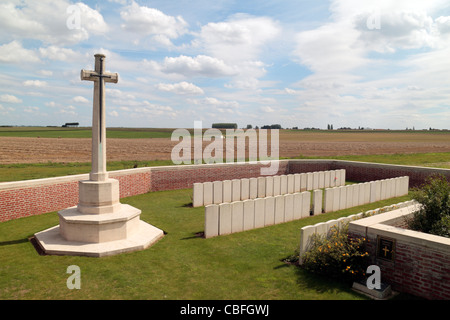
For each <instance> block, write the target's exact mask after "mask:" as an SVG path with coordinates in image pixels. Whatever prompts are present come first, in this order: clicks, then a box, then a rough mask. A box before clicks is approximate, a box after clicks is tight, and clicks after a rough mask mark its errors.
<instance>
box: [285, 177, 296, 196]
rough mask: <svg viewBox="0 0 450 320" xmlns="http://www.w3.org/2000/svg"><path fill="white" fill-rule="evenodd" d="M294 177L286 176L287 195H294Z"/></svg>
mask: <svg viewBox="0 0 450 320" xmlns="http://www.w3.org/2000/svg"><path fill="white" fill-rule="evenodd" d="M294 179H295V177H294V175H293V174H288V175H287V193H294V185H295V180H294Z"/></svg>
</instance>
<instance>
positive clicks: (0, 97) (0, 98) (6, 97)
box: [0, 94, 22, 103]
mask: <svg viewBox="0 0 450 320" xmlns="http://www.w3.org/2000/svg"><path fill="white" fill-rule="evenodd" d="M0 101H2V102H9V103H21V102H22V100H21V99H19V98H17V97H16V96H13V95H10V94H2V95H0Z"/></svg>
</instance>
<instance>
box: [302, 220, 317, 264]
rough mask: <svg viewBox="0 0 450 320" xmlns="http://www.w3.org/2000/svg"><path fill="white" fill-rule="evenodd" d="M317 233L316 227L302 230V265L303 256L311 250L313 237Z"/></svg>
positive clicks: (307, 227)
mask: <svg viewBox="0 0 450 320" xmlns="http://www.w3.org/2000/svg"><path fill="white" fill-rule="evenodd" d="M315 233H316V227H315V226H306V227H303V228H301V229H300V252H299V258H300V261H299V262H300V263H302V256H303V255H304V254H305V253H306V252H307V251H308V250H309V249H310V247H311V244H312V242H311V237H312V236H313V235H314V234H315Z"/></svg>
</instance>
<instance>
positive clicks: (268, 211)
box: [264, 197, 275, 226]
mask: <svg viewBox="0 0 450 320" xmlns="http://www.w3.org/2000/svg"><path fill="white" fill-rule="evenodd" d="M264 200H265V201H264V202H265V203H264V205H265V206H264V225H265V226H271V225H273V224H275V197H267V198H264Z"/></svg>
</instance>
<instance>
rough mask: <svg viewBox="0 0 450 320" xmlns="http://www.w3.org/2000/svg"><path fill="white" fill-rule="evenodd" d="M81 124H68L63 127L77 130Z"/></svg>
mask: <svg viewBox="0 0 450 320" xmlns="http://www.w3.org/2000/svg"><path fill="white" fill-rule="evenodd" d="M79 125H80V124H79V123H78V122H66V124H63V125H62V127H63V128H76V127H78V126H79Z"/></svg>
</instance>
